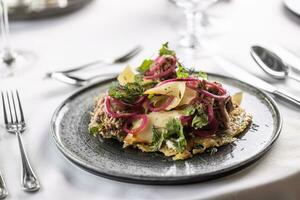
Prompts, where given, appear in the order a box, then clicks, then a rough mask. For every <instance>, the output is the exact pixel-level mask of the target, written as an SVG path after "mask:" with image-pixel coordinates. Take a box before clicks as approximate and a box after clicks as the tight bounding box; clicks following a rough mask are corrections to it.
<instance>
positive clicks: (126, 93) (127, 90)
mask: <svg viewBox="0 0 300 200" xmlns="http://www.w3.org/2000/svg"><path fill="white" fill-rule="evenodd" d="M143 93H144V88H143V87H142V86H141V85H140V84H139V83H137V82H133V83H127V84H126V85H125V86H122V85H119V84H118V85H116V86H112V87H111V88H110V89H109V91H108V94H109V96H111V97H113V98H115V99H120V100H123V101H126V102H129V103H130V102H133V101H134V100H135V99H136V98H137V97H139V96H141V95H142V94H143Z"/></svg>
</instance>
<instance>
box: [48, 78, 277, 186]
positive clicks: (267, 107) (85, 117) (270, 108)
mask: <svg viewBox="0 0 300 200" xmlns="http://www.w3.org/2000/svg"><path fill="white" fill-rule="evenodd" d="M209 79H210V80H216V81H219V82H221V83H223V84H224V86H225V88H227V89H228V90H229V92H230V93H231V94H234V93H235V92H239V91H243V92H244V98H243V101H242V106H243V107H244V108H245V109H246V111H247V112H249V113H251V114H252V115H253V123H252V125H251V126H250V128H249V129H248V130H247V131H246V133H245V134H243V135H242V136H241V137H240V139H238V140H237V141H236V142H235V143H233V144H230V145H226V146H223V147H220V148H219V149H218V152H217V153H214V154H210V153H206V154H202V155H197V156H194V157H193V158H191V159H188V160H186V161H172V160H170V159H168V158H166V157H164V156H163V155H162V154H160V153H143V152H140V151H138V150H136V149H131V148H128V149H122V145H121V144H120V143H119V142H117V141H115V140H112V139H106V140H101V139H100V140H99V139H98V138H95V137H92V136H91V135H90V134H89V133H88V130H87V129H88V123H89V120H90V112H91V111H92V110H93V100H94V98H95V97H96V96H97V95H99V94H100V93H103V92H104V91H106V90H107V88H108V87H109V86H110V84H111V82H112V81H114V80H115V79H111V80H108V81H104V82H100V83H96V84H93V85H90V86H87V87H85V88H82V89H80V90H79V91H77V92H76V93H74V94H73V95H72V96H70V97H69V98H68V99H67V100H65V101H64V102H63V103H62V105H61V106H59V107H58V109H57V110H56V111H55V113H54V115H53V118H52V121H51V133H52V135H53V138H54V140H55V143H56V145H57V147H58V148H59V150H60V151H61V152H62V153H63V155H64V156H65V157H66V158H67V159H68V160H70V161H71V162H73V163H74V164H76V165H77V166H79V167H80V168H82V169H84V170H86V171H89V172H92V173H94V174H96V175H99V176H104V177H107V178H111V179H117V180H121V181H127V182H135V183H144V184H181V183H191V182H198V181H204V180H208V179H212V178H216V177H220V176H224V175H226V174H228V173H233V172H235V171H237V170H239V169H242V168H244V167H246V166H248V165H249V164H251V163H253V162H254V161H256V160H257V159H258V158H260V157H261V156H263V155H264V154H265V153H266V152H267V150H269V149H270V147H271V146H272V144H273V143H274V141H275V140H276V139H277V137H278V135H279V133H280V131H281V126H282V119H281V116H280V112H279V110H278V108H277V106H276V103H275V102H274V100H273V99H272V98H271V97H270V96H268V95H266V94H265V93H264V92H261V91H260V90H258V89H256V88H253V87H252V86H250V85H247V84H245V83H242V82H240V81H238V80H234V79H231V78H227V77H223V76H219V75H213V74H210V75H209Z"/></svg>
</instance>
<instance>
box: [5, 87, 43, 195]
mask: <svg viewBox="0 0 300 200" xmlns="http://www.w3.org/2000/svg"><path fill="white" fill-rule="evenodd" d="M1 96H2V105H3V113H4V123H5V127H6V130H7V132H9V133H14V134H15V135H16V136H17V138H18V144H19V148H20V154H21V159H22V167H23V169H22V189H23V190H24V191H26V192H34V191H37V190H39V189H40V183H39V181H38V179H37V177H36V175H35V173H34V172H33V170H32V167H31V165H30V163H29V160H28V158H27V155H26V152H25V149H24V145H23V142H22V137H21V134H22V132H24V131H25V129H26V123H25V119H24V114H23V109H22V105H21V101H20V97H19V93H18V91H16V92H15V95H14V93H13V92H11V97H9V94H8V92H6V103H5V98H4V94H3V92H1ZM16 102H17V103H16ZM16 105H17V106H16ZM17 110H18V111H17Z"/></svg>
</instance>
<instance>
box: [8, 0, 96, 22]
mask: <svg viewBox="0 0 300 200" xmlns="http://www.w3.org/2000/svg"><path fill="white" fill-rule="evenodd" d="M91 1H92V0H10V1H9V2H7V6H8V13H9V17H10V19H32V18H41V17H49V16H57V15H61V14H65V13H68V12H71V11H75V10H77V9H79V8H82V7H83V6H85V5H87V4H88V3H90V2H91Z"/></svg>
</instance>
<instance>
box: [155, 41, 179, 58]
mask: <svg viewBox="0 0 300 200" xmlns="http://www.w3.org/2000/svg"><path fill="white" fill-rule="evenodd" d="M159 55H160V56H163V55H170V56H175V55H176V53H175V51H173V50H170V49H169V43H168V42H166V43H164V44H163V45H162V47H161V48H160V50H159Z"/></svg>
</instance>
